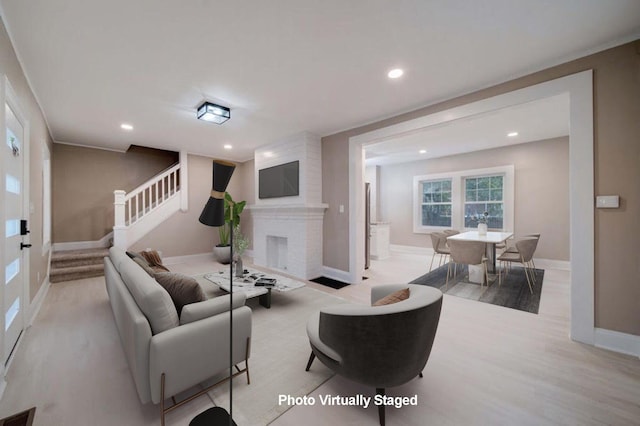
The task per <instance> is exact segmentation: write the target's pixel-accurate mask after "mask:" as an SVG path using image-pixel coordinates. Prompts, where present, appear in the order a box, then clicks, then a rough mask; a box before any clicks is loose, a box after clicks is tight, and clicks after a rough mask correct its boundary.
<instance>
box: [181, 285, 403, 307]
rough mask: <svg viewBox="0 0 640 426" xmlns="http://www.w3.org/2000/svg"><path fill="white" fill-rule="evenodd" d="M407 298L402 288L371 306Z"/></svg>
mask: <svg viewBox="0 0 640 426" xmlns="http://www.w3.org/2000/svg"><path fill="white" fill-rule="evenodd" d="M169 294H171V293H169ZM408 298H409V289H408V288H404V289H402V290H398V291H396V292H393V293H391V294H388V295H386V296H385V297H383V298H382V299H379V300H377V301H376V303H374V304H373V305H372V306H384V305H391V304H394V303H398V302H402V301H403V300H407V299H408Z"/></svg>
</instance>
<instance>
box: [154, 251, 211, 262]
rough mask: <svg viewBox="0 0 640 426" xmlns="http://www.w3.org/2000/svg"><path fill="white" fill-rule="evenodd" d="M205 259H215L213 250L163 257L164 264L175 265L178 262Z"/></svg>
mask: <svg viewBox="0 0 640 426" xmlns="http://www.w3.org/2000/svg"><path fill="white" fill-rule="evenodd" d="M205 260H213V252H209V253H197V254H187V255H184V256H169V257H165V258H163V259H162V263H163V264H164V265H175V264H177V263H185V262H197V261H205Z"/></svg>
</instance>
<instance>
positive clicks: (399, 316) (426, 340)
mask: <svg viewBox="0 0 640 426" xmlns="http://www.w3.org/2000/svg"><path fill="white" fill-rule="evenodd" d="M396 287H397V288H398V289H402V288H407V287H408V288H409V291H410V296H409V298H408V299H407V300H403V301H401V302H398V303H394V304H391V305H385V306H375V307H372V306H354V305H338V306H333V307H329V308H324V309H322V310H321V311H320V320H319V337H320V340H321V341H322V342H323V343H324V344H326V345H327V346H329V347H331V348H332V349H333V350H334V351H335V352H336V353H338V354H339V356H340V360H339V361H334V360H331V359H330V358H327V357H325V356H323V354H322V353H320V352H319V351H318V353H317V354H316V355H317V356H318V358H320V359H321V360H322V362H323V363H324V364H325V365H327V366H328V367H329V368H331V369H332V370H334V371H335V372H336V373H338V374H340V375H342V376H344V377H347V378H349V379H351V380H354V381H356V382H359V383H362V384H365V385H369V386H373V387H376V388H386V387H392V386H399V385H401V384H404V383H406V382H408V381H409V380H411V379H413V378H415V377H416V376H418V374H419V373H420V372H421V371H422V369H423V368H424V366H425V365H426V363H427V360H428V359H429V354H430V353H431V347H432V346H433V340H434V338H435V335H436V330H437V328H438V321H439V319H440V310H441V307H442V292H441V291H440V290H438V289H436V288H433V287H428V286H422V285H416V284H403V285H397V286H396V285H394V286H388V288H394V289H395V288H396ZM312 345H313V343H312ZM315 352H316V351H314V353H315Z"/></svg>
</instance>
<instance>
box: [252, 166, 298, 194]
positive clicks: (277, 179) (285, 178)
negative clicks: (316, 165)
mask: <svg viewBox="0 0 640 426" xmlns="http://www.w3.org/2000/svg"><path fill="white" fill-rule="evenodd" d="M295 195H300V162H299V161H292V162H291V163H286V164H280V165H279V166H273V167H269V168H267V169H262V170H258V198H261V199H262V198H277V197H292V196H295Z"/></svg>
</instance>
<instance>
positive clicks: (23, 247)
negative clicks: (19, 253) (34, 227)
mask: <svg viewBox="0 0 640 426" xmlns="http://www.w3.org/2000/svg"><path fill="white" fill-rule="evenodd" d="M29 247H31V244H25V243H20V250H22V249H26V248H29Z"/></svg>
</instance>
